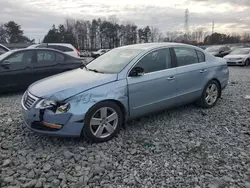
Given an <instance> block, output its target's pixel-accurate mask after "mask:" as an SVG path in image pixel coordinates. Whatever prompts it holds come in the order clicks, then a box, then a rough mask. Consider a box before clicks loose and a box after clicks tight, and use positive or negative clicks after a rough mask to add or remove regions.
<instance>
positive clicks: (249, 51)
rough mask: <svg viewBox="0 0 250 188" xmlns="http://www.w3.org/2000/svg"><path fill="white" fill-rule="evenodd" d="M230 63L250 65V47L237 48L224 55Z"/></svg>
mask: <svg viewBox="0 0 250 188" xmlns="http://www.w3.org/2000/svg"><path fill="white" fill-rule="evenodd" d="M224 59H225V60H226V61H227V64H228V65H243V66H248V65H250V48H236V49H235V50H233V51H232V52H231V53H230V54H228V55H226V56H224Z"/></svg>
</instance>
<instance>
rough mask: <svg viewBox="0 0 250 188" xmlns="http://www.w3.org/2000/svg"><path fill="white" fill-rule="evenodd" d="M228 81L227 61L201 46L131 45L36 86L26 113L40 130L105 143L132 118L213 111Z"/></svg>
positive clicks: (26, 99) (29, 123) (28, 94)
mask: <svg viewBox="0 0 250 188" xmlns="http://www.w3.org/2000/svg"><path fill="white" fill-rule="evenodd" d="M228 78H229V70H228V66H227V63H226V61H225V60H224V59H222V58H217V57H214V56H213V55H210V54H208V53H206V52H205V51H203V50H202V49H200V48H198V47H195V46H190V45H185V44H178V43H149V44H137V45H129V46H124V47H120V48H116V49H113V50H111V51H109V52H107V53H105V54H104V55H102V56H100V57H99V58H97V59H95V60H93V61H92V62H91V63H89V64H88V65H87V67H82V68H79V69H76V70H73V71H68V72H66V73H62V74H58V75H55V76H52V77H49V78H45V79H43V80H40V81H38V82H36V83H34V84H32V85H31V86H30V87H29V88H28V90H27V91H26V92H25V94H24V95H23V97H22V101H21V103H22V109H23V110H22V111H23V116H24V120H25V124H26V125H27V126H28V127H29V128H30V129H31V130H32V131H34V132H37V133H42V134H47V135H56V136H84V137H85V138H86V139H88V140H91V141H93V142H103V141H107V140H110V139H111V138H112V137H114V136H115V135H116V134H117V133H118V132H119V130H120V129H121V127H122V125H123V123H124V122H125V121H126V120H129V119H133V118H136V117H140V116H143V115H145V114H149V113H152V112H157V111H160V110H164V109H166V108H172V107H175V106H179V105H184V104H187V103H192V102H197V104H199V105H200V106H202V107H204V108H211V107H213V106H214V105H215V104H216V102H217V100H218V98H219V97H220V96H221V92H222V90H223V89H224V88H225V87H226V85H227V83H228Z"/></svg>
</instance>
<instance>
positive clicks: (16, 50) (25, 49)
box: [10, 48, 67, 55]
mask: <svg viewBox="0 0 250 188" xmlns="http://www.w3.org/2000/svg"><path fill="white" fill-rule="evenodd" d="M28 50H50V51H55V52H60V53H63V52H62V51H59V50H56V49H53V48H22V49H15V50H10V51H11V52H18V51H28ZM63 54H65V53H63ZM66 55H67V54H66Z"/></svg>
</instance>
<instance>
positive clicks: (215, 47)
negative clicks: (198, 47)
mask: <svg viewBox="0 0 250 188" xmlns="http://www.w3.org/2000/svg"><path fill="white" fill-rule="evenodd" d="M220 48H221V46H213V47H208V48H207V49H206V51H207V52H217V51H219V49H220Z"/></svg>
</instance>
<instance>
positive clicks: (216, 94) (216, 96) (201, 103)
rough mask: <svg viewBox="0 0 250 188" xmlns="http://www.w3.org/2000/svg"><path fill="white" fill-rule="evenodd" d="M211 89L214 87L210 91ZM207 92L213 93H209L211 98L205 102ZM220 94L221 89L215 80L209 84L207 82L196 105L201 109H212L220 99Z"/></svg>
mask: <svg viewBox="0 0 250 188" xmlns="http://www.w3.org/2000/svg"><path fill="white" fill-rule="evenodd" d="M212 87H214V88H215V89H212ZM211 89H212V90H213V91H212V90H211ZM209 90H210V92H213V93H210V95H212V96H211V97H212V98H211V97H210V99H209V100H207V97H208V92H209ZM216 91H217V92H216ZM220 93H221V88H220V85H219V84H218V82H217V81H215V80H211V81H210V82H208V83H207V84H206V86H205V88H204V90H203V92H202V96H201V98H200V99H199V101H198V102H197V103H198V105H199V106H201V107H203V108H212V107H214V106H215V105H216V103H217V101H218V99H219V97H220ZM213 96H214V97H213ZM209 101H210V102H209Z"/></svg>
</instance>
